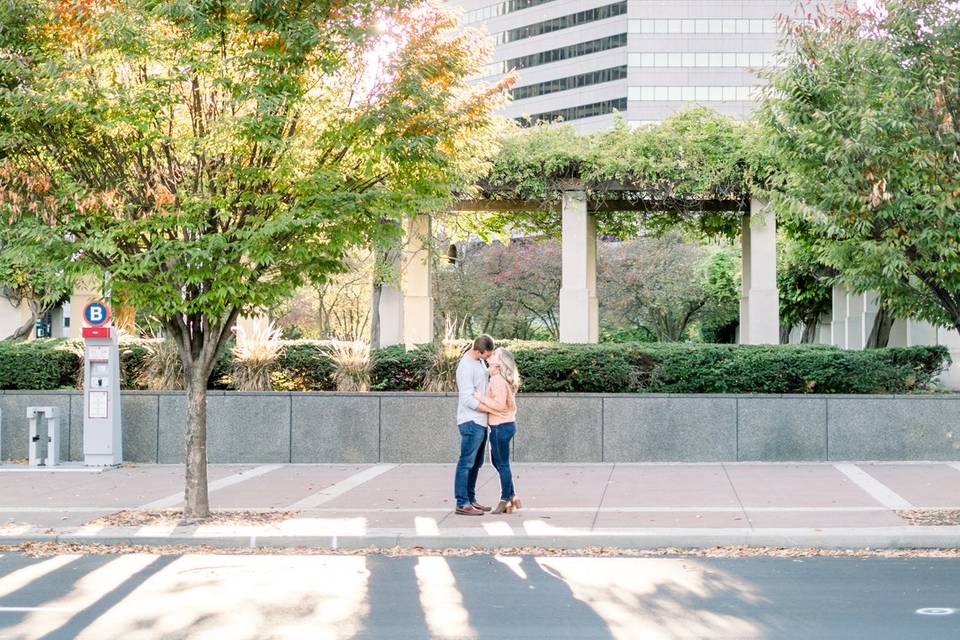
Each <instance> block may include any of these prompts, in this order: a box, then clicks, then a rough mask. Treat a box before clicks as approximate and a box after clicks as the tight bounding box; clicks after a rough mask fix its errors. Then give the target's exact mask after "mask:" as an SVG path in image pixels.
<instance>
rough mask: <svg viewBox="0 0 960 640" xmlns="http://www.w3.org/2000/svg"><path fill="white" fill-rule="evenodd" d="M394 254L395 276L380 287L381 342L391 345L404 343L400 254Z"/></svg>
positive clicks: (387, 345) (391, 269) (386, 345)
mask: <svg viewBox="0 0 960 640" xmlns="http://www.w3.org/2000/svg"><path fill="white" fill-rule="evenodd" d="M391 253H392V254H393V255H394V258H393V259H392V264H391V265H389V271H391V272H392V274H393V278H392V279H391V280H390V281H389V282H385V283H383V285H382V287H381V289H380V305H379V308H380V344H379V346H381V347H389V346H392V345H395V344H403V343H404V341H403V290H402V289H401V288H400V272H401V264H400V254H399V252H395V253H394V252H391Z"/></svg>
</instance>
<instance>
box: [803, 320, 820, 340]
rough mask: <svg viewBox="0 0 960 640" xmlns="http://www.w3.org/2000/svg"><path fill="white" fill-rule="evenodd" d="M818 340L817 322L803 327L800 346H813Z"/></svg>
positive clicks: (808, 323)
mask: <svg viewBox="0 0 960 640" xmlns="http://www.w3.org/2000/svg"><path fill="white" fill-rule="evenodd" d="M816 338H817V321H816V320H814V321H813V322H806V323H804V325H803V335H802V336H801V337H800V344H813V343H814V341H815V340H816Z"/></svg>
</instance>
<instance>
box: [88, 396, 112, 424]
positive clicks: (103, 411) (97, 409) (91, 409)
mask: <svg viewBox="0 0 960 640" xmlns="http://www.w3.org/2000/svg"><path fill="white" fill-rule="evenodd" d="M109 397H110V396H109V393H108V392H107V391H88V392H87V417H88V418H106V417H107V405H108V403H109V401H108V398H109Z"/></svg>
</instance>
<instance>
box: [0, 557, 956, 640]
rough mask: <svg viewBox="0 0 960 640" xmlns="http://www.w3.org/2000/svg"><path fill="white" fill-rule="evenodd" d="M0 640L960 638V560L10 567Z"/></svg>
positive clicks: (181, 561) (193, 561)
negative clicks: (58, 639) (189, 639)
mask: <svg viewBox="0 0 960 640" xmlns="http://www.w3.org/2000/svg"><path fill="white" fill-rule="evenodd" d="M0 638H18V639H19V638H30V639H34V638H45V639H46V638H94V639H97V640H104V639H109V638H124V639H125V640H127V639H136V638H149V639H151V640H154V639H157V638H218V639H221V638H222V639H228V640H241V639H244V638H251V639H253V638H255V639H258V640H259V639H264V638H310V639H311V640H312V639H318V638H363V639H366V638H374V639H379V638H384V639H386V638H389V639H390V640H397V639H404V638H417V639H420V638H507V639H511V638H544V639H548V638H549V639H557V638H576V639H578V640H584V639H592V638H604V639H607V638H615V639H617V640H621V639H624V640H625V639H631V640H633V639H644V640H646V639H651V638H710V639H714V638H737V639H741V638H803V639H805V640H806V639H811V638H817V639H819V638H869V639H871V640H874V639H880V638H895V639H897V640H904V639H909V638H918V639H920V638H922V639H931V638H960V559H922V558H921V559H901V558H898V559H882V558H803V559H784V558H764V557H761V558H737V559H704V558H683V557H670V558H585V557H529V556H525V557H504V558H499V557H492V556H473V557H427V556H424V557H399V558H388V557H383V556H366V557H365V556H315V555H306V556H293V555H256V556H255V555H250V556H231V555H188V556H152V555H85V556H54V557H49V558H29V557H25V556H23V555H19V554H7V555H3V556H0Z"/></svg>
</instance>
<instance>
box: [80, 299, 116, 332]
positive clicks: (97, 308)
mask: <svg viewBox="0 0 960 640" xmlns="http://www.w3.org/2000/svg"><path fill="white" fill-rule="evenodd" d="M83 319H84V320H86V322H87V324H88V325H90V326H91V327H102V326H103V325H105V324H107V321H109V320H110V309H108V308H107V306H106V305H105V304H103V303H101V302H91V303H90V304H88V305H87V306H86V307H84V309H83Z"/></svg>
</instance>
